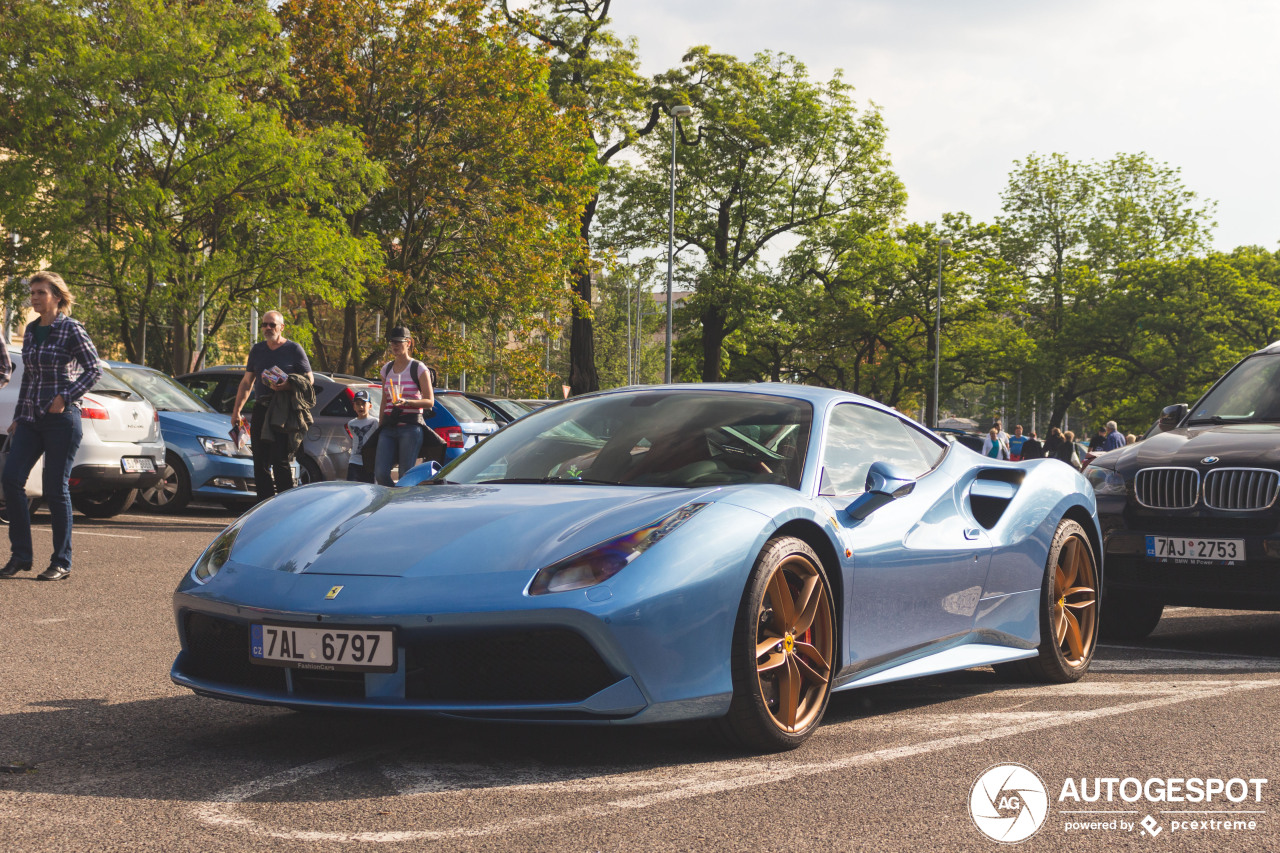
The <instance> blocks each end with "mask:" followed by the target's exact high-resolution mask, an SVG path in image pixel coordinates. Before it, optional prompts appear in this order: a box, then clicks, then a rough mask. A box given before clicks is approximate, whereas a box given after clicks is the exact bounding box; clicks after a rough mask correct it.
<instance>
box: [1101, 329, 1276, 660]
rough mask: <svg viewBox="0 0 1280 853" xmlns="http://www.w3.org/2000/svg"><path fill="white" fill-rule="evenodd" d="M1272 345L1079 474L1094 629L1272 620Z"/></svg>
mask: <svg viewBox="0 0 1280 853" xmlns="http://www.w3.org/2000/svg"><path fill="white" fill-rule="evenodd" d="M1277 448H1280V342H1277V343H1274V344H1272V345H1271V346H1269V347H1267V348H1265V349H1261V350H1258V351H1257V352H1255V353H1253V354H1252V355H1250V356H1248V357H1247V358H1245V359H1243V360H1242V361H1241V362H1240V363H1238V364H1237V365H1235V366H1234V367H1233V368H1231V370H1229V371H1228V372H1227V373H1226V374H1225V375H1224V376H1223V377H1222V378H1220V379H1219V380H1218V381H1217V382H1215V383H1214V384H1213V386H1212V387H1211V388H1210V389H1209V390H1208V391H1207V392H1206V393H1205V394H1204V396H1203V397H1201V398H1200V399H1199V400H1198V401H1197V402H1196V403H1195V404H1193V405H1191V406H1187V405H1186V404H1185V403H1179V404H1176V405H1173V406H1169V407H1167V408H1166V409H1165V410H1164V412H1163V413H1162V414H1161V418H1160V423H1159V428H1158V430H1157V431H1155V432H1153V433H1151V434H1149V435H1148V436H1147V437H1146V439H1145V440H1143V441H1140V442H1138V443H1137V444H1131V445H1128V446H1126V447H1122V448H1119V449H1117V450H1113V451H1111V452H1109V453H1105V454H1102V455H1099V456H1098V457H1097V458H1095V459H1094V460H1093V462H1092V463H1091V464H1090V465H1089V467H1088V468H1087V469H1086V470H1085V475H1086V477H1087V478H1088V480H1089V482H1090V483H1091V484H1092V486H1093V489H1094V493H1095V494H1096V495H1097V499H1098V512H1099V516H1100V519H1101V521H1102V525H1103V529H1104V531H1105V535H1106V560H1107V577H1106V585H1105V587H1104V607H1103V611H1102V612H1103V627H1104V629H1105V630H1106V632H1107V633H1108V634H1110V635H1111V636H1113V637H1117V638H1122V639H1137V638H1141V637H1145V636H1147V635H1148V634H1150V633H1151V632H1152V631H1153V630H1155V627H1156V625H1157V624H1158V623H1159V621H1160V616H1161V614H1162V612H1163V610H1164V608H1165V607H1166V606H1168V605H1176V606H1180V607H1215V608H1228V609H1230V608H1234V609H1243V610H1280V571H1277V566H1280V507H1278V506H1277V497H1278V496H1280V451H1277Z"/></svg>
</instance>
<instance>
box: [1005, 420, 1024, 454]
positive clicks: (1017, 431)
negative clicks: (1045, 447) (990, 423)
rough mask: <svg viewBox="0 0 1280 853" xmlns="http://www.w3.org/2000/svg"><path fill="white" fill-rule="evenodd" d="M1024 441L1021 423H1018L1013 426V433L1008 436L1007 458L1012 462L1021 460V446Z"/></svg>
mask: <svg viewBox="0 0 1280 853" xmlns="http://www.w3.org/2000/svg"><path fill="white" fill-rule="evenodd" d="M1026 442H1027V437H1026V436H1025V435H1023V434H1022V424H1018V425H1017V426H1015V427H1014V428H1013V435H1011V436H1009V459H1011V460H1012V461H1014V462H1017V461H1019V460H1021V459H1022V458H1023V457H1022V446H1023V445H1024V444H1026Z"/></svg>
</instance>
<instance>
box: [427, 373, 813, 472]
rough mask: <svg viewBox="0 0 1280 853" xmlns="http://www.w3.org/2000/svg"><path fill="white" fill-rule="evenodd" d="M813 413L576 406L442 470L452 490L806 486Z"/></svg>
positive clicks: (739, 403)
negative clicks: (483, 486) (470, 486)
mask: <svg viewBox="0 0 1280 853" xmlns="http://www.w3.org/2000/svg"><path fill="white" fill-rule="evenodd" d="M812 420H813V408H812V406H810V405H809V404H808V403H806V402H804V401H802V400H790V399H787V398H785V397H772V396H768V395H765V394H752V393H743V392H735V391H705V390H693V389H691V390H688V391H672V390H669V389H664V390H654V391H633V392H626V393H618V394H607V395H604V396H600V397H588V398H585V399H582V400H572V401H569V402H567V403H562V404H560V405H558V406H552V407H550V408H547V409H540V410H538V411H536V412H533V413H532V414H529V415H526V416H525V417H524V418H522V419H520V420H518V421H515V422H514V423H512V424H510V425H509V426H507V427H506V428H505V429H503V430H502V431H501V432H498V433H496V434H495V435H493V437H491V438H489V439H486V440H485V441H484V442H482V443H481V444H479V445H477V446H476V447H475V448H474V449H473V450H472V451H471V452H469V453H467V454H466V455H465V456H462V457H460V458H459V459H458V460H457V461H455V462H454V463H453V464H452V465H450V466H449V467H447V468H445V469H444V470H443V471H442V472H441V474H440V476H441V478H442V479H444V480H448V481H449V482H452V483H494V482H505V483H512V482H515V483H548V482H572V483H609V484H619V485H630V486H674V487H685V486H704V485H728V484H733V483H778V484H781V485H785V486H790V487H791V488H793V489H796V488H799V487H800V478H801V475H802V473H803V471H804V457H805V451H806V449H807V448H808V444H809V428H810V424H811V422H812Z"/></svg>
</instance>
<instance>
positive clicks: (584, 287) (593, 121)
mask: <svg viewBox="0 0 1280 853" xmlns="http://www.w3.org/2000/svg"><path fill="white" fill-rule="evenodd" d="M611 3H612V0H535V2H534V3H532V4H531V5H530V6H529V7H527V8H525V9H523V10H520V11H518V12H513V11H511V9H510V5H509V3H508V0H502V10H503V13H504V14H505V15H506V17H507V20H508V21H510V22H511V24H512V25H514V26H516V27H517V28H519V29H520V30H521V31H522V32H524V33H525V34H527V35H529V36H531V37H532V38H534V39H535V40H536V41H537V42H538V43H539V44H541V45H543V46H544V47H545V48H546V49H547V50H548V51H549V52H550V55H551V57H552V65H551V96H552V98H554V99H555V101H556V103H558V104H560V105H561V106H563V107H566V108H571V109H575V110H580V111H581V112H582V113H583V114H584V115H585V116H586V119H587V122H586V125H585V131H586V140H585V141H586V147H587V150H588V151H589V152H590V154H591V156H592V157H593V158H594V161H595V164H596V166H597V168H596V169H595V170H593V172H592V175H593V179H594V180H595V181H596V182H597V184H598V183H599V182H601V181H602V180H603V179H604V176H605V175H606V174H607V167H608V164H609V162H610V161H611V160H612V159H613V158H614V157H615V156H617V155H618V154H619V153H621V152H622V151H624V150H625V149H627V148H628V147H630V146H631V145H632V144H633V143H634V142H635V141H636V140H637V139H639V138H640V137H643V136H646V135H648V134H649V133H651V132H652V131H653V130H654V128H655V127H656V126H657V123H658V119H659V117H660V116H661V115H662V113H663V112H664V111H665V108H664V104H663V103H662V102H661V101H655V100H654V96H653V93H652V91H651V84H650V82H649V81H648V80H646V79H645V78H644V77H643V76H642V75H641V74H640V72H639V65H640V63H639V60H638V58H637V56H636V43H635V40H634V39H628V40H625V41H624V40H620V39H619V38H618V37H617V36H616V35H614V34H613V33H612V32H610V31H609V30H608V29H606V25H607V24H608V22H609V6H610V4H611ZM599 201H600V194H599V192H598V191H596V192H593V193H592V195H591V198H590V199H589V200H588V201H587V203H586V204H585V205H584V206H583V208H582V213H581V215H580V217H579V232H578V233H579V236H580V238H581V240H582V243H583V249H584V255H583V257H582V259H581V262H580V263H579V264H578V266H577V268H576V269H575V270H574V293H575V294H576V295H577V297H578V299H577V300H576V301H575V302H574V304H573V309H572V310H573V314H572V319H571V323H570V334H569V388H570V393H572V394H584V393H587V392H588V391H596V390H599V388H600V376H599V371H598V369H597V365H596V362H595V358H596V356H595V336H594V334H593V331H592V310H591V307H590V306H591V305H592V302H593V295H592V287H591V283H592V275H593V273H594V272H595V270H596V269H597V268H598V266H599V264H598V263H597V262H594V261H593V258H592V254H591V246H592V238H591V232H592V228H593V226H594V223H595V216H596V208H597V206H598V204H599Z"/></svg>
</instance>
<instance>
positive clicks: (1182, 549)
mask: <svg viewBox="0 0 1280 853" xmlns="http://www.w3.org/2000/svg"><path fill="white" fill-rule="evenodd" d="M1147 556H1148V557H1154V558H1156V559H1158V560H1165V559H1167V560H1194V561H1196V562H1198V563H1199V562H1207V563H1228V562H1233V561H1236V560H1243V559H1244V540H1243V539H1189V538H1186V537H1182V536H1148V537H1147Z"/></svg>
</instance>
